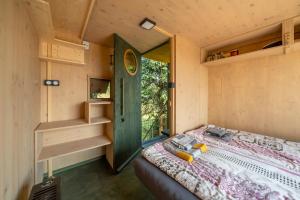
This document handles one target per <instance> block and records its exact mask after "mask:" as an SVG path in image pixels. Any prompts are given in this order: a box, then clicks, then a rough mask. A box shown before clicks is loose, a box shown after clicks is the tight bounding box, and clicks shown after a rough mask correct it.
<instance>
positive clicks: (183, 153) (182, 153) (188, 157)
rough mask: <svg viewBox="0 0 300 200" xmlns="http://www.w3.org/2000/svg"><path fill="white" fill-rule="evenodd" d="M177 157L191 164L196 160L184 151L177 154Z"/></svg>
mask: <svg viewBox="0 0 300 200" xmlns="http://www.w3.org/2000/svg"><path fill="white" fill-rule="evenodd" d="M176 156H178V157H179V158H181V159H183V160H186V161H188V162H189V163H191V162H193V160H194V158H193V156H192V155H191V154H188V153H186V152H184V151H177V152H176Z"/></svg>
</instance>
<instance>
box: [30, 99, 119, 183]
mask: <svg viewBox="0 0 300 200" xmlns="http://www.w3.org/2000/svg"><path fill="white" fill-rule="evenodd" d="M109 104H112V101H86V102H85V106H86V110H85V116H86V117H88V118H86V119H73V120H62V121H53V122H44V123H40V125H39V126H38V128H37V129H36V130H35V167H36V169H37V165H38V164H39V163H44V161H47V164H48V176H51V175H52V171H53V169H52V160H53V159H55V158H59V157H61V156H66V155H69V154H74V153H78V152H82V151H87V150H90V149H95V148H98V147H103V146H111V145H112V144H113V141H112V140H111V138H112V133H109V131H110V130H109V129H105V130H106V131H105V133H99V135H94V136H91V134H87V135H86V136H82V134H81V132H80V131H79V132H78V133H79V135H78V133H77V134H74V133H75V132H74V133H73V130H74V131H76V130H79V128H84V127H89V126H95V125H101V124H109V123H111V122H112V120H111V119H109V118H108V117H106V116H92V115H91V113H92V112H91V110H92V106H95V105H97V106H102V105H109ZM68 129H69V130H72V131H67V130H68ZM65 131H67V132H65ZM57 133H59V135H57ZM83 133H85V132H84V131H83ZM86 133H87V132H86ZM73 134H74V136H73ZM52 135H53V136H52ZM56 137H59V138H56ZM49 138H51V142H49V141H48V139H49ZM53 141H54V142H53ZM35 173H36V172H35ZM35 177H36V179H35V180H36V182H39V180H38V179H37V175H36V176H35Z"/></svg>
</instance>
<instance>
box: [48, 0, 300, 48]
mask: <svg viewBox="0 0 300 200" xmlns="http://www.w3.org/2000/svg"><path fill="white" fill-rule="evenodd" d="M48 1H49V2H50V6H51V11H52V16H53V24H54V28H55V31H56V36H57V37H58V38H61V39H65V40H70V41H80V34H81V31H82V28H83V26H84V21H85V17H86V13H87V11H88V6H89V3H90V1H91V0H48ZM299 14H300V1H299V0H210V1H207V0H188V1H179V0H151V1H147V0H96V3H95V5H94V9H93V10H92V13H91V16H90V20H89V22H88V25H87V29H86V32H85V35H84V39H85V40H88V41H91V42H96V43H100V44H103V45H107V46H112V37H111V36H112V34H113V33H118V34H119V35H120V36H121V37H123V38H124V39H125V40H127V41H128V42H129V43H131V44H132V45H133V46H135V47H136V48H137V49H138V50H140V51H141V52H145V51H147V50H149V49H151V48H153V47H154V46H157V45H159V44H160V43H163V42H164V41H166V40H167V37H166V36H165V35H162V34H161V33H158V32H156V31H155V30H150V31H147V30H143V29H141V28H140V27H139V23H140V21H141V20H143V18H145V17H148V18H150V19H152V20H154V21H156V23H157V25H158V26H159V27H160V28H163V29H164V30H166V31H168V32H170V33H173V34H180V35H182V36H185V37H187V38H188V39H190V40H191V41H193V42H195V43H196V44H197V45H198V46H200V47H201V46H206V45H209V44H214V43H216V42H219V41H223V40H225V39H228V38H232V37H234V36H236V35H240V34H243V33H246V32H249V31H252V30H255V29H258V28H260V27H264V26H268V25H271V24H273V23H277V22H280V21H282V20H284V19H287V18H290V17H294V16H296V15H299Z"/></svg>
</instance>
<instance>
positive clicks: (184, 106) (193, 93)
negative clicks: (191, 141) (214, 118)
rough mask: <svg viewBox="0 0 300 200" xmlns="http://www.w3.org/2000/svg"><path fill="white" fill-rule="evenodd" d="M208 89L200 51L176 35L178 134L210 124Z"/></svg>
mask: <svg viewBox="0 0 300 200" xmlns="http://www.w3.org/2000/svg"><path fill="white" fill-rule="evenodd" d="M207 87H208V80H207V68H206V67H205V66H202V65H201V64H200V48H199V47H197V46H196V45H195V44H193V43H191V42H190V41H188V40H186V39H185V38H183V37H181V36H176V133H181V132H183V131H186V130H189V129H192V128H195V127H197V126H199V125H201V124H204V123H207Z"/></svg>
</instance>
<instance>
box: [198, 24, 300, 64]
mask: <svg viewBox="0 0 300 200" xmlns="http://www.w3.org/2000/svg"><path fill="white" fill-rule="evenodd" d="M296 27H297V28H296ZM294 29H295V30H296V29H297V31H295V32H294ZM296 32H297V33H296ZM297 40H298V41H299V40H300V18H295V19H288V20H285V21H283V22H282V23H279V24H275V25H272V26H269V27H265V28H263V29H259V30H256V31H254V32H250V33H247V34H244V35H242V36H239V37H237V38H232V39H229V40H226V41H223V42H220V43H217V44H214V45H210V46H207V47H205V48H202V50H201V63H202V64H203V65H205V66H215V65H221V64H229V63H234V62H237V61H243V60H248V59H253V58H261V57H266V56H272V55H282V54H285V53H288V52H291V51H294V50H298V49H300V44H299V42H298V41H297ZM272 42H281V43H282V45H279V46H275V47H269V48H265V47H266V46H267V45H269V44H271V43H272ZM234 50H237V51H238V52H239V54H238V55H232V56H229V54H230V52H231V51H234ZM208 55H219V56H218V57H221V58H218V59H214V60H209V61H207V57H208ZM222 56H224V57H223V58H222ZM211 58H212V57H211Z"/></svg>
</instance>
